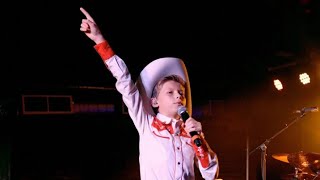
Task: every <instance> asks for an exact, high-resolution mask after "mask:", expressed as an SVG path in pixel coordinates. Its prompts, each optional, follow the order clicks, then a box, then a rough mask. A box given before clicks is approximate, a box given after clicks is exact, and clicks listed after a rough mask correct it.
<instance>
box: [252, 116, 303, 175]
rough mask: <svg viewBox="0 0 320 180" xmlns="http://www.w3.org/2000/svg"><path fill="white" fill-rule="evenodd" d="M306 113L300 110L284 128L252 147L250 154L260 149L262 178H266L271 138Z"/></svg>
mask: <svg viewBox="0 0 320 180" xmlns="http://www.w3.org/2000/svg"><path fill="white" fill-rule="evenodd" d="M305 115H306V112H304V111H303V112H302V113H301V114H300V116H298V117H296V118H294V119H293V121H292V122H291V123H289V124H286V125H285V127H284V128H282V129H281V130H280V131H278V132H277V133H275V134H274V135H273V136H272V137H271V138H269V139H266V140H265V141H264V142H263V143H262V144H260V145H259V146H257V147H256V148H255V149H253V150H252V151H251V152H250V153H249V155H251V154H252V153H253V152H255V151H256V150H258V149H261V175H262V180H266V179H267V166H266V165H267V160H266V157H267V145H268V144H269V143H270V142H271V140H273V139H274V138H275V137H277V136H278V135H279V134H281V133H282V132H283V131H285V130H286V129H288V128H289V127H290V126H291V125H293V124H294V123H296V122H297V121H298V120H300V119H302V117H304V116H305Z"/></svg>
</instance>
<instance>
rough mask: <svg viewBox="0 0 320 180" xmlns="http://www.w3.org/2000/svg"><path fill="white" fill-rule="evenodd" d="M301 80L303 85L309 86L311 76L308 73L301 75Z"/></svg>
mask: <svg viewBox="0 0 320 180" xmlns="http://www.w3.org/2000/svg"><path fill="white" fill-rule="evenodd" d="M299 79H300V82H301V83H302V84H309V83H310V76H309V75H308V74H307V73H302V74H300V75H299Z"/></svg>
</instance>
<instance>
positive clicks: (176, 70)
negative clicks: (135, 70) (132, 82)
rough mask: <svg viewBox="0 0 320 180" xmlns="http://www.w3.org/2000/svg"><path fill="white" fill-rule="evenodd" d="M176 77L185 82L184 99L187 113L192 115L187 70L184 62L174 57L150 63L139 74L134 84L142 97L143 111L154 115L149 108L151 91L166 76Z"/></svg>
mask: <svg viewBox="0 0 320 180" xmlns="http://www.w3.org/2000/svg"><path fill="white" fill-rule="evenodd" d="M169 75H178V76H180V77H181V78H182V79H183V80H184V81H185V82H186V87H185V88H186V89H185V97H186V108H187V111H188V113H189V114H190V116H191V114H192V101H191V89H190V82H189V76H188V72H187V68H186V66H185V64H184V62H183V61H182V60H181V59H179V58H175V57H164V58H159V59H156V60H154V61H152V62H150V63H149V64H148V65H147V66H146V67H145V68H144V69H143V70H142V71H141V73H140V75H139V77H138V80H137V82H136V85H137V88H138V89H139V92H140V94H141V96H142V100H143V103H144V108H145V110H146V111H147V112H148V113H150V114H152V115H155V113H154V111H153V110H152V106H151V100H150V98H151V96H152V91H153V89H154V87H155V85H156V84H157V82H158V81H159V80H160V79H161V78H163V77H166V76H169Z"/></svg>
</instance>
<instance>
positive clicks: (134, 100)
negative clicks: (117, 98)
mask: <svg viewBox="0 0 320 180" xmlns="http://www.w3.org/2000/svg"><path fill="white" fill-rule="evenodd" d="M94 48H95V49H96V51H97V52H98V54H99V55H100V57H101V58H102V60H103V62H104V64H105V65H106V67H107V68H108V70H109V71H110V72H111V74H112V75H113V77H115V79H116V84H115V86H116V89H117V91H118V92H119V93H120V94H121V95H122V100H123V102H124V104H125V105H126V106H127V108H128V113H129V115H130V117H131V119H132V121H133V123H134V125H135V127H136V129H137V130H138V132H139V133H142V132H143V130H144V127H145V123H146V122H147V119H148V118H151V116H150V115H148V114H147V113H145V111H144V108H143V102H142V98H141V96H140V93H139V91H138V88H137V87H136V85H135V83H134V82H133V81H132V78H131V74H130V72H129V70H128V68H127V65H126V64H125V62H124V61H123V60H122V59H121V58H120V57H119V56H117V55H116V54H115V53H114V52H113V50H112V49H111V47H110V45H109V44H108V42H107V41H104V42H102V43H100V44H97V45H95V46H94Z"/></svg>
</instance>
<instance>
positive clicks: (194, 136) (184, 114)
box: [178, 106, 202, 147]
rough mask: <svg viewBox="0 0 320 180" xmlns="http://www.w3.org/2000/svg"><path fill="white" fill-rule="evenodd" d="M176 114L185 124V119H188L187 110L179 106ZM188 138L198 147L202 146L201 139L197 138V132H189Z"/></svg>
mask: <svg viewBox="0 0 320 180" xmlns="http://www.w3.org/2000/svg"><path fill="white" fill-rule="evenodd" d="M178 114H179V115H180V116H181V118H182V120H183V122H186V120H187V119H189V117H190V116H189V114H188V112H187V108H186V107H184V106H180V107H179V108H178ZM190 136H191V138H192V139H193V142H194V143H195V144H196V145H197V146H198V147H200V146H201V145H202V142H201V139H200V137H199V134H198V132H197V131H192V132H190Z"/></svg>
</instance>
